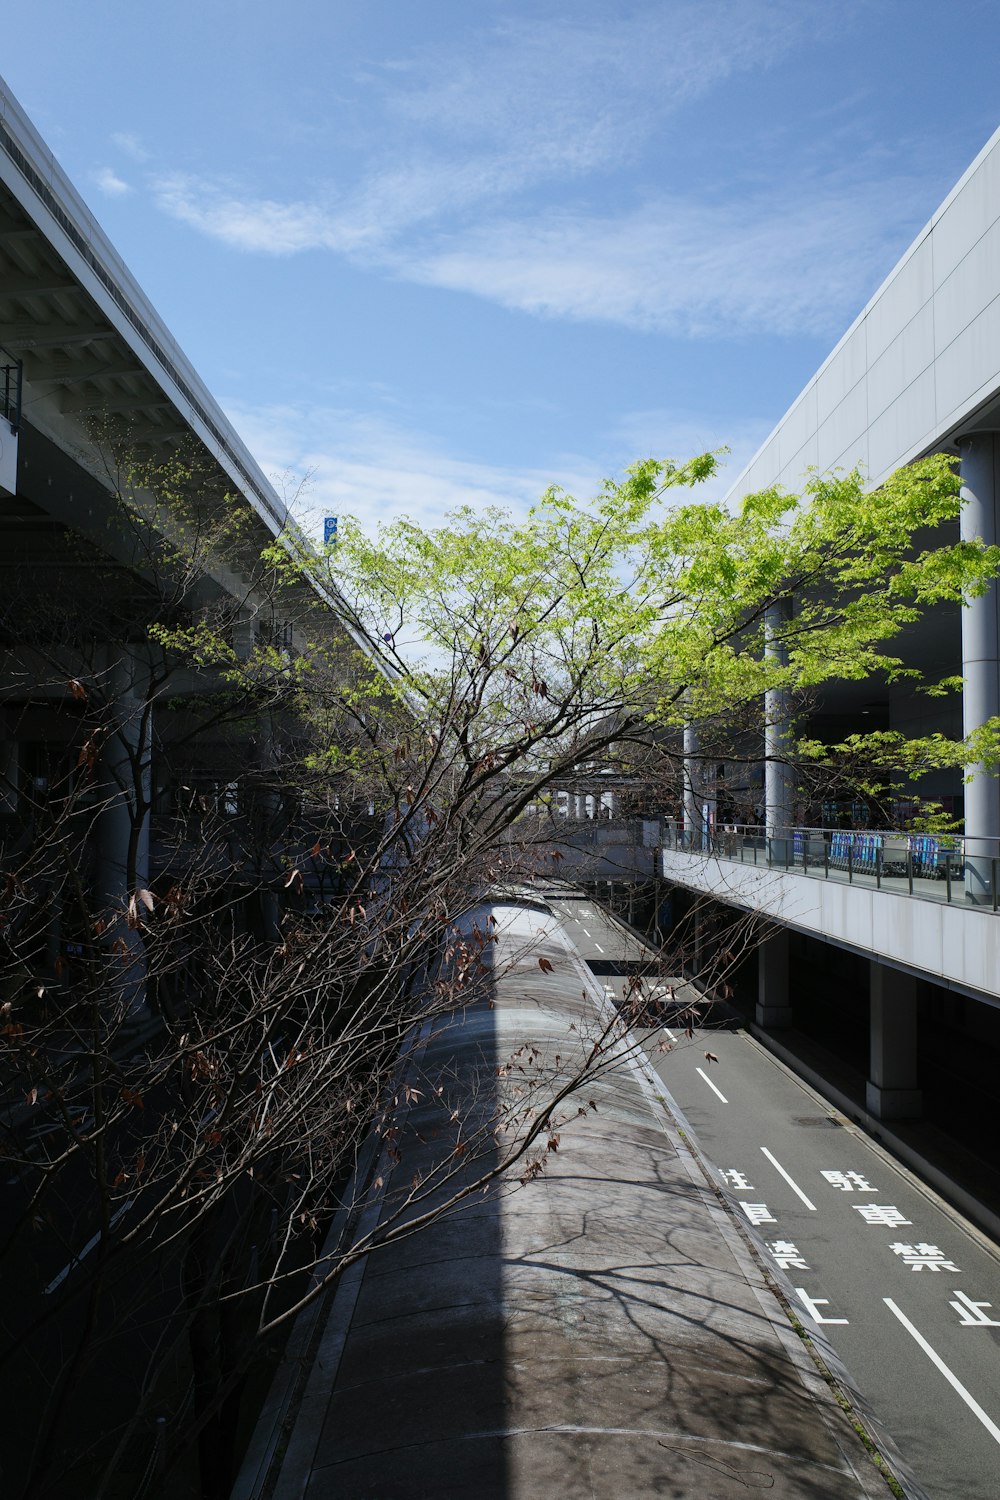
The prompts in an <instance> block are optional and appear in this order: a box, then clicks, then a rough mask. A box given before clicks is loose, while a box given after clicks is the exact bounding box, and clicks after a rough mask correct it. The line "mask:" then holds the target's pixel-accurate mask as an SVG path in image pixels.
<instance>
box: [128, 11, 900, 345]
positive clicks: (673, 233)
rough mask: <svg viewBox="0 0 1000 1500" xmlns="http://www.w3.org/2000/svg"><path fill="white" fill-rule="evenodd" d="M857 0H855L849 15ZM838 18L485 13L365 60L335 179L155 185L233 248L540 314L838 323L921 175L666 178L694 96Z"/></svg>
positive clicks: (825, 172)
mask: <svg viewBox="0 0 1000 1500" xmlns="http://www.w3.org/2000/svg"><path fill="white" fill-rule="evenodd" d="M856 9H857V6H856V4H855V0H845V3H844V5H843V6H841V7H839V8H838V13H837V21H836V24H843V20H844V17H845V15H847V14H848V13H851V14H853V13H854V11H855V10H856ZM826 24H830V25H832V24H835V23H834V22H833V21H832V20H830V19H829V18H826V19H824V18H822V17H821V18H820V19H819V20H817V19H816V15H815V13H814V12H807V11H806V10H805V8H803V7H802V6H801V4H799V3H796V0H713V4H712V5H710V6H708V5H705V4H704V3H703V0H671V3H670V4H669V5H664V4H662V3H656V4H651V5H645V6H642V5H639V6H635V7H631V8H630V10H629V13H628V14H624V15H622V14H616V15H614V16H613V17H609V16H608V15H607V13H606V11H605V9H604V7H603V6H599V5H587V4H580V5H579V6H576V7H574V8H573V9H572V10H570V11H569V12H568V13H565V14H563V15H561V16H558V17H553V16H551V15H548V16H545V15H538V16H530V15H529V16H519V17H509V18H506V19H504V20H502V21H501V22H500V23H498V24H494V25H483V24H477V25H474V26H470V27H469V28H467V29H466V30H464V31H459V32H458V33H457V35H456V36H455V37H454V38H453V39H452V41H451V42H450V44H449V45H448V46H441V45H438V46H435V47H432V46H427V47H424V48H420V47H418V48H416V49H415V50H413V51H412V52H411V53H409V54H407V55H405V56H401V57H395V58H392V59H390V60H389V61H388V62H382V63H380V64H377V65H376V64H372V65H371V66H370V67H369V68H367V69H366V70H364V72H363V74H361V75H359V76H358V78H357V79H356V80H355V83H356V85H357V88H358V91H359V101H360V102H359V105H358V108H357V109H356V110H355V111H354V112H353V113H352V116H351V125H350V131H351V136H350V140H349V142H338V146H337V151H336V161H337V163H338V166H337V169H336V172H335V174H334V175H333V176H332V177H331V178H330V180H328V181H327V182H325V183H324V184H322V186H320V187H317V188H316V189H315V190H312V191H308V192H305V193H299V194H297V195H294V196H290V197H288V198H285V197H283V196H281V195H280V194H276V193H273V192H261V191H258V190H255V188H254V186H253V185H251V184H247V183H246V181H245V180H237V179H229V178H225V177H207V176H204V175H199V174H197V173H190V172H187V173H185V172H176V171H175V172H172V173H168V174H164V173H158V174H153V175H152V176H151V179H150V183H151V188H152V191H153V194H154V197H155V201H156V202H157V204H158V206H159V207H160V208H161V210H162V211H163V212H165V213H167V214H169V215H171V216H172V217H174V218H175V219H178V220H180V221H181V222H183V223H185V224H188V225H190V226H191V227H192V228H194V229H196V230H197V231H198V232H200V233H202V234H205V235H208V236H211V237H212V238H214V239H216V240H218V241H221V242H222V243H224V244H225V245H227V246H230V247H231V248H233V249H236V250H239V251H243V252H246V253H252V254H267V255H273V256H290V255H295V254H299V253H302V252H304V251H309V250H322V251H326V252H329V253H333V254H336V255H340V256H343V257H346V258H348V259H349V260H350V261H352V262H353V263H355V264H358V265H362V266H364V267H365V268H367V269H370V270H374V271H376V272H378V273H379V274H382V275H391V276H394V277H396V278H397V279H400V280H406V281H410V282H416V283H419V284H424V285H433V286H436V287H443V288H448V289H450V290H453V291H457V292H463V293H467V294H471V295H474V296H477V297H482V298H486V299H489V300H490V301H493V302H495V303H499V304H500V305H502V306H505V307H508V308H513V309H517V310H519V311H522V312H525V313H528V314H531V315H534V316H543V317H552V318H562V319H569V320H575V321H596V322H606V323H614V324H617V325H619V326H625V327H629V328H635V329H641V330H652V331H658V332H667V333H672V334H680V335H684V336H688V337H701V336H706V335H707V336H718V335H720V334H730V333H734V332H735V333H743V332H755V333H756V332H773V333H779V334H791V333H824V334H829V333H831V332H833V331H835V330H836V328H837V326H838V324H839V323H840V322H842V320H843V318H844V316H845V315H846V314H847V313H848V312H849V311H850V310H851V309H852V308H853V307H854V306H856V305H857V302H858V300H859V298H863V296H864V295H865V293H867V292H868V291H869V290H870V289H871V288H872V286H873V285H874V283H875V282H876V281H877V279H878V278H879V276H880V275H882V274H884V273H885V272H886V271H887V270H888V269H889V266H890V264H891V260H892V256H893V252H894V251H898V250H899V249H900V248H901V241H903V242H905V236H906V232H907V230H908V229H911V228H912V227H913V226H914V222H915V221H917V219H918V215H919V210H918V209H917V207H916V205H917V204H918V203H919V202H920V196H919V192H918V189H917V187H916V185H915V184H914V183H913V182H911V181H908V180H907V179H906V178H905V177H904V176H902V175H900V174H897V175H896V176H895V177H894V176H892V175H891V174H892V167H891V164H890V163H887V162H886V161H885V160H884V159H882V158H880V159H879V160H878V161H877V162H874V161H864V160H862V161H861V162H860V163H859V164H858V172H857V175H856V180H854V181H852V182H851V183H849V184H846V183H845V182H844V181H843V180H842V177H841V176H840V175H838V171H839V169H838V168H837V167H836V165H831V164H830V163H826V164H825V165H822V166H821V165H820V164H819V163H817V162H815V161H811V162H810V161H807V160H803V161H802V162H801V163H800V170H799V171H798V173H797V174H796V172H795V170H794V167H792V166H790V165H789V163H788V162H786V179H785V180H784V181H783V183H782V186H781V187H780V188H777V189H776V188H775V187H774V186H772V185H770V184H769V182H768V174H766V173H762V174H760V175H759V176H758V175H756V173H754V174H752V179H751V180H749V181H741V180H740V174H739V169H738V168H737V167H735V166H734V167H733V169H732V176H731V180H730V181H729V182H723V181H715V182H713V183H711V184H709V185H707V187H706V185H705V184H699V186H698V187H697V188H694V189H677V190H674V191H670V190H669V188H668V186H667V184H668V183H669V182H670V180H671V177H672V174H671V171H670V164H671V161H672V157H673V155H674V154H676V150H677V139H678V137H677V130H676V129H675V127H677V128H679V126H680V123H681V112H682V111H683V109H684V108H685V106H687V105H688V104H690V103H691V101H693V100H698V99H701V98H703V97H704V96H705V95H706V94H707V93H709V92H710V91H711V90H712V89H717V88H718V87H719V86H720V85H722V84H724V83H725V82H726V81H727V80H729V79H731V78H732V77H733V76H734V75H736V74H738V73H740V72H743V71H746V70H749V69H754V68H761V67H766V66H769V65H771V64H772V63H773V62H774V61H775V60H776V59H778V58H780V57H782V56H784V55H785V54H786V53H787V52H788V50H789V49H790V48H791V47H793V46H795V45H796V44H797V43H798V42H799V41H800V40H801V39H802V37H803V36H804V35H806V34H807V33H808V34H809V35H810V37H811V38H812V39H813V40H815V35H814V34H815V30H816V27H817V25H818V26H820V27H822V26H823V25H826ZM675 117H676V118H675ZM120 139H121V141H122V142H123V143H124V142H125V141H127V140H130V139H131V138H129V137H124V136H123V137H121V138H120ZM644 153H649V155H650V160H648V161H647V160H646V157H645V156H644ZM654 157H655V161H654V160H652V158H654ZM654 181H655V183H656V187H655V190H654V189H653V188H652V187H651V185H650V184H651V183H652V182H654ZM595 202H599V203H600V204H601V209H600V211H598V210H596V209H595V208H594V203H595ZM876 226H877V228H876Z"/></svg>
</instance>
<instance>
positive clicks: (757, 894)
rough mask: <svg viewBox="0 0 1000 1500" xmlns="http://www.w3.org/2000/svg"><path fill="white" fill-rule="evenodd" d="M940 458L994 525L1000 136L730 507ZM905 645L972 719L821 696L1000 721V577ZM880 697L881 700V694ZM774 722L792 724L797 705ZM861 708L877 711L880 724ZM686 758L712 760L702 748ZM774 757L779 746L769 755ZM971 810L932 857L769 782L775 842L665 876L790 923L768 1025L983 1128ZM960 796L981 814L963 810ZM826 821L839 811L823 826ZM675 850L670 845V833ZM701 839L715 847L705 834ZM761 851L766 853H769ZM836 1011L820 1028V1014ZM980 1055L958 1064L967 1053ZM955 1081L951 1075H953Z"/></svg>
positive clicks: (996, 799) (983, 957)
mask: <svg viewBox="0 0 1000 1500" xmlns="http://www.w3.org/2000/svg"><path fill="white" fill-rule="evenodd" d="M934 452H948V453H952V454H954V455H956V456H958V457H959V458H960V460H961V476H962V482H963V487H964V494H965V499H966V503H965V506H964V509H963V516H962V523H961V525H962V534H963V535H965V536H968V537H981V538H983V539H985V540H986V541H989V542H993V541H995V540H996V539H997V536H998V513H997V508H998V503H1000V496H998V479H1000V132H998V133H997V134H996V135H994V136H993V138H992V139H991V140H990V141H989V142H988V144H987V145H986V146H985V147H984V149H983V150H982V152H981V153H980V154H979V156H978V157H977V158H976V160H975V161H974V162H973V163H972V165H971V166H970V167H969V169H968V171H967V172H966V173H965V174H964V176H963V177H962V179H961V181H960V182H958V183H957V185H956V186H955V188H954V189H953V190H952V192H951V193H950V194H949V195H948V197H947V198H946V200H945V201H944V203H943V204H942V205H941V207H940V208H939V209H938V210H937V212H936V213H935V214H934V215H933V217H932V218H931V220H930V222H929V223H928V224H927V226H926V228H925V229H923V230H922V232H921V233H920V234H919V235H918V236H917V238H916V239H915V241H914V242H913V244H912V245H911V246H910V248H909V249H908V250H907V252H906V254H905V255H904V256H903V257H902V259H901V260H900V261H899V263H898V265H897V266H896V267H895V268H894V270H893V271H892V272H891V274H890V275H889V276H888V277H887V278H886V280H885V282H884V283H883V284H882V286H881V287H879V289H878V291H877V292H876V293H875V295H874V296H873V297H872V299H871V301H870V302H869V303H868V305H867V306H866V307H865V308H864V309H863V311H862V312H861V313H860V314H859V315H858V317H857V318H856V320H855V321H854V323H853V324H852V325H851V327H850V328H849V329H848V330H847V332H846V333H845V334H844V336H843V338H842V339H841V340H840V342H839V343H838V344H837V346H836V348H834V349H833V351H832V352H831V353H830V355H829V357H828V358H827V359H826V360H825V361H824V363H823V365H822V366H821V367H820V369H819V370H818V371H817V372H816V374H815V375H814V376H813V378H812V379H811V380H810V381H809V383H808V384H807V385H806V387H805V389H804V390H803V391H802V393H801V395H800V396H799V397H798V398H797V400H796V401H795V402H794V403H793V405H792V406H791V408H790V409H789V410H788V412H787V413H786V414H785V416H784V417H783V418H782V419H781V421H780V422H779V423H778V425H777V426H776V427H775V429H774V431H773V432H772V433H771V435H770V436H769V437H768V438H767V440H766V441H765V442H764V444H763V445H762V446H761V448H760V449H759V451H758V452H757V453H756V455H755V456H754V458H753V459H752V460H751V462H750V463H749V464H748V465H747V466H746V468H745V469H744V471H743V472H742V474H741V475H740V476H739V478H738V479H737V480H736V482H735V484H734V485H733V487H732V489H731V491H730V496H729V498H730V499H733V500H737V499H739V498H740V497H741V496H743V495H745V494H749V493H753V492H755V491H758V490H761V489H764V488H767V487H769V486H771V485H774V484H780V485H782V486H784V487H785V488H787V489H790V490H797V489H800V488H801V486H802V483H803V480H804V478H805V477H806V475H807V471H808V470H809V469H810V468H812V469H815V470H818V471H819V472H821V473H825V472H829V471H831V470H835V469H838V468H839V469H843V470H849V469H851V468H853V467H854V466H855V465H860V466H861V468H862V469H863V470H864V472H865V473H866V474H867V476H868V479H869V481H870V483H871V484H872V486H877V485H878V484H879V483H880V482H881V481H882V480H884V479H885V478H886V477H887V476H888V475H889V474H890V473H891V472H892V471H893V470H894V469H896V468H897V467H898V466H900V465H901V464H905V463H907V462H908V461H911V460H914V459H916V458H919V457H922V456H924V455H927V454H930V453H934ZM904 649H905V650H907V651H909V652H910V653H912V655H913V657H914V659H916V660H919V661H920V663H921V664H922V665H924V666H927V667H930V668H931V669H932V670H933V671H934V672H935V673H937V674H938V675H945V674H946V673H949V672H950V673H956V674H957V673H961V674H962V676H963V677H964V692H963V694H962V700H961V712H960V713H959V708H958V703H957V700H956V701H955V705H954V706H953V707H949V706H948V705H947V704H945V705H944V706H943V707H937V708H935V707H934V703H935V700H928V699H926V698H924V699H920V698H918V697H916V696H915V695H914V694H913V692H912V691H911V690H908V689H906V688H904V687H900V688H893V689H891V690H889V689H882V688H878V687H875V688H873V687H872V686H871V685H869V684H865V685H864V688H863V691H861V692H860V693H859V691H858V689H857V688H856V687H854V686H847V687H845V688H844V689H843V690H838V691H837V692H834V693H831V694H829V695H828V696H827V698H826V700H825V701H824V703H823V704H821V706H820V711H821V714H822V713H825V714H827V715H828V716H829V718H830V719H831V721H834V720H836V721H838V722H839V723H840V724H841V725H845V726H852V727H857V728H861V727H881V726H885V727H892V728H905V729H907V730H909V731H915V732H922V733H926V732H930V731H932V730H934V729H942V730H944V731H945V732H954V733H961V732H962V730H963V728H964V730H965V732H968V731H969V730H971V729H973V728H975V727H976V726H978V725H980V724H982V723H983V722H984V721H985V720H986V719H987V718H989V717H991V716H992V715H995V714H997V713H998V711H1000V619H998V600H997V588H996V585H994V586H993V587H992V588H991V590H990V591H989V593H988V594H987V595H985V596H984V597H983V598H980V599H977V600H975V601H973V602H972V604H971V605H969V606H968V607H967V608H964V609H962V610H958V609H954V608H952V609H944V608H941V609H937V610H935V611H934V612H933V614H932V615H931V616H930V617H929V618H928V620H927V621H926V623H925V624H924V625H923V626H922V627H921V628H920V629H918V630H916V631H914V632H913V635H912V639H910V640H909V641H908V642H907V645H906V647H905V648H904ZM869 700H872V701H869ZM769 710H770V712H769V713H768V715H767V717H768V718H769V719H776V721H777V723H778V724H779V726H780V721H781V712H780V706H778V705H769ZM862 716H864V717H862ZM688 753H689V755H690V756H692V757H693V756H694V753H695V752H694V749H693V747H689V749H688ZM768 753H774V746H773V745H772V746H769V747H768ZM931 795H934V796H938V797H940V798H941V800H942V801H944V802H945V804H946V805H947V806H948V807H949V809H950V810H951V811H953V812H954V813H956V814H957V815H962V814H963V812H964V818H965V831H966V833H965V840H964V844H963V845H956V844H951V845H944V844H942V845H940V846H939V847H937V848H935V849H933V850H929V849H928V848H927V847H924V846H919V847H918V845H917V843H916V841H914V840H912V839H911V840H908V839H907V838H906V836H905V835H901V836H900V837H899V838H898V839H897V840H896V841H895V842H894V843H893V841H892V840H891V839H889V840H887V839H886V838H885V837H881V836H880V837H879V838H876V839H874V840H873V841H872V842H871V843H870V844H868V845H864V846H862V845H861V844H857V843H855V842H853V841H852V839H851V838H849V837H846V836H844V837H840V839H839V842H838V838H837V835H836V834H835V833H833V832H828V833H827V834H826V836H825V837H824V836H823V835H822V834H810V833H809V832H808V831H803V830H799V831H797V832H794V833H793V831H792V829H791V828H790V826H789V825H790V824H792V823H793V822H794V818H793V816H792V814H791V812H790V805H789V794H788V788H787V785H785V784H784V782H783V780H782V777H781V775H780V774H778V771H777V769H776V768H775V767H773V766H771V767H770V768H769V770H768V774H767V776H766V777H765V778H764V799H763V800H764V810H763V811H764V817H763V819H762V821H763V822H764V824H765V825H766V830H767V833H768V835H769V837H768V839H767V842H766V843H765V842H764V840H763V839H761V840H758V841H754V840H751V839H744V838H739V839H737V838H731V839H730V840H729V843H728V845H724V844H723V842H722V841H720V840H718V839H716V840H714V842H713V849H712V852H711V854H707V851H705V850H702V849H696V850H690V849H684V848H683V847H673V848H668V849H666V850H665V852H664V854H663V875H664V876H665V877H666V878H667V879H668V880H669V881H670V882H673V883H674V884H675V885H676V886H677V887H678V888H680V889H681V890H688V891H697V892H700V893H702V894H703V895H707V896H711V897H714V898H716V899H721V900H724V901H725V902H727V903H729V904H732V905H736V906H740V905H744V906H746V907H752V908H754V909H757V910H759V911H760V912H761V913H762V914H763V915H765V916H767V917H768V918H769V919H770V920H772V921H773V922H774V924H775V926H774V929H773V930H774V936H773V937H772V938H771V939H770V940H769V941H768V942H767V943H766V944H765V945H764V947H763V949H762V951H761V953H760V956H759V1001H758V1005H757V1021H758V1023H759V1024H760V1025H761V1026H762V1027H764V1028H766V1029H768V1030H775V1029H777V1028H780V1027H782V1026H784V1025H788V1024H791V1023H793V1022H794V1024H795V1025H796V1026H798V1027H804V1028H805V1029H807V1030H808V1029H809V1028H810V1025H811V1024H813V1023H814V1022H815V1023H816V1026H817V1034H820V1033H822V1040H824V1041H825V1042H827V1043H828V1044H830V1045H831V1046H833V1047H834V1048H835V1050H838V1051H839V1054H840V1056H841V1058H842V1060H844V1061H848V1060H849V1061H851V1062H852V1063H853V1064H854V1065H855V1066H857V1067H858V1068H861V1069H863V1070H864V1071H865V1072H866V1074H867V1080H868V1083H867V1110H868V1113H869V1116H870V1117H873V1118H875V1119H879V1120H882V1119H895V1118H905V1117H908V1116H913V1115H916V1114H918V1113H919V1112H920V1111H921V1110H922V1109H924V1108H925V1107H926V1106H927V1105H928V1102H929V1094H930V1095H933V1096H934V1098H933V1100H930V1102H931V1103H932V1104H933V1105H934V1107H935V1108H936V1110H937V1111H938V1113H939V1114H941V1113H943V1114H945V1115H950V1116H951V1117H954V1116H955V1114H956V1113H958V1114H961V1113H963V1112H964V1114H965V1115H966V1116H967V1117H968V1120H969V1122H970V1126H971V1128H972V1129H975V1121H976V1119H977V1118H982V1117H987V1116H988V1115H989V1114H991V1113H992V1111H993V1110H994V1109H995V1083H994V1079H995V1063H996V1060H997V1057H998V1055H1000V1026H998V1024H997V1023H998V1019H1000V1014H998V1009H997V1007H998V1006H1000V922H998V918H997V915H996V909H997V904H998V900H997V875H998V871H1000V863H998V856H1000V783H998V779H997V776H996V774H995V773H994V772H993V771H991V770H989V769H984V768H982V767H980V768H977V774H976V775H975V777H974V779H972V781H971V782H970V783H968V784H967V785H965V786H963V785H962V783H961V779H960V778H958V777H954V778H952V779H951V780H950V781H949V780H948V779H947V778H944V779H941V778H939V779H938V782H937V784H935V785H934V786H933V788H932V789H931ZM963 804H964V805H963ZM824 821H826V820H824ZM667 842H668V843H669V842H674V843H675V844H676V842H677V841H676V840H673V841H671V839H670V837H669V834H668V837H667ZM699 842H701V840H699ZM754 861H756V863H754ZM821 1012H822V1016H823V1018H824V1019H823V1021H822V1025H820V1024H819V1023H818V1021H817V1017H818V1016H819V1014H820V1013H821ZM960 1056H962V1057H964V1061H962V1062H961V1063H959V1061H958V1059H959V1057H960ZM945 1075H947V1076H945Z"/></svg>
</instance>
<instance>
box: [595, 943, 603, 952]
mask: <svg viewBox="0 0 1000 1500" xmlns="http://www.w3.org/2000/svg"><path fill="white" fill-rule="evenodd" d="M594 947H595V948H596V949H597V951H598V953H603V952H604V949H603V948H602V947H601V945H600V943H595V944H594Z"/></svg>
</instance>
